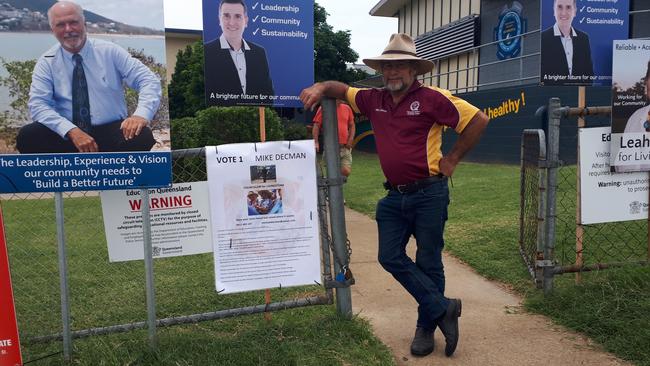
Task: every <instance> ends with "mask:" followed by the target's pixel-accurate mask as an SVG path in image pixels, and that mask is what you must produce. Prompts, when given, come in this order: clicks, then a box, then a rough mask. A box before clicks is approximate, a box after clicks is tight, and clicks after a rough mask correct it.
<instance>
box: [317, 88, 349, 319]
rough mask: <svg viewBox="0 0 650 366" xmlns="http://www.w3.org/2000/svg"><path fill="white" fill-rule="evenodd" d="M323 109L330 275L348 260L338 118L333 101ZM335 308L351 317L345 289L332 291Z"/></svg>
mask: <svg viewBox="0 0 650 366" xmlns="http://www.w3.org/2000/svg"><path fill="white" fill-rule="evenodd" d="M321 105H322V107H323V144H324V145H325V146H324V147H325V152H324V154H325V161H326V163H327V184H328V187H329V191H328V192H329V193H328V197H329V213H330V223H331V230H332V243H333V249H334V254H335V257H334V259H335V260H334V273H335V275H336V274H338V273H342V272H346V271H347V270H348V265H349V261H350V258H348V251H347V235H346V233H347V231H346V228H345V212H344V208H343V182H344V178H343V177H342V175H341V158H340V156H339V133H338V122H337V121H338V119H337V116H336V101H335V100H334V99H331V98H324V99H323V100H322V101H321ZM336 309H337V311H338V313H339V315H342V316H343V317H345V318H348V319H349V318H351V317H352V297H351V292H350V288H349V287H341V288H337V289H336Z"/></svg>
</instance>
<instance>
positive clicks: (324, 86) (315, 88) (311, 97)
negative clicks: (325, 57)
mask: <svg viewBox="0 0 650 366" xmlns="http://www.w3.org/2000/svg"><path fill="white" fill-rule="evenodd" d="M348 88H349V86H348V85H347V84H344V83H341V82H339V81H333V80H329V81H323V82H319V83H315V84H314V85H312V86H310V87H309V88H306V89H303V91H302V92H301V93H300V100H301V101H302V103H303V104H304V105H305V109H311V110H314V108H315V107H316V106H317V105H318V104H319V103H320V100H321V99H322V98H323V97H330V98H336V99H343V100H345V97H346V96H345V94H346V93H347V91H348Z"/></svg>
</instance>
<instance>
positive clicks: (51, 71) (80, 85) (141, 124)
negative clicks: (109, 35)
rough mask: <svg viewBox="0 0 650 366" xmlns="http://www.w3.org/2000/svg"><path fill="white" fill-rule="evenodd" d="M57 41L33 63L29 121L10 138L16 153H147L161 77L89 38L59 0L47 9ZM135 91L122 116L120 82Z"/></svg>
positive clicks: (72, 8)
mask: <svg viewBox="0 0 650 366" xmlns="http://www.w3.org/2000/svg"><path fill="white" fill-rule="evenodd" d="M47 15H48V19H49V22H50V27H51V29H52V33H53V34H54V36H55V37H56V39H57V40H58V41H59V44H57V45H55V46H54V47H52V48H51V49H50V50H48V51H47V52H45V53H44V54H43V55H42V56H41V57H40V58H39V59H38V61H37V63H36V66H35V67H34V72H33V74H32V84H31V87H30V91H29V102H28V106H29V112H30V116H31V119H32V121H33V122H32V123H30V124H28V125H26V126H24V127H23V128H21V130H20V131H19V133H18V136H17V138H16V148H17V149H18V151H20V152H21V153H66V152H97V151H148V150H151V148H152V147H153V145H154V144H155V140H154V137H153V133H152V132H151V129H150V128H149V127H148V124H149V122H150V121H151V120H152V119H153V117H154V115H155V114H156V112H157V110H158V107H159V106H160V98H161V96H162V89H161V85H160V80H159V79H158V77H157V76H156V75H155V74H154V73H153V72H152V71H151V70H149V68H148V67H147V66H145V65H144V64H143V63H142V62H140V61H139V60H137V59H135V58H133V57H131V55H130V54H129V53H128V52H127V51H126V50H124V49H123V48H121V47H120V46H117V45H115V44H113V43H110V42H106V41H102V40H97V39H88V38H87V33H86V24H85V18H84V14H83V9H82V8H81V6H79V5H77V4H75V3H73V2H70V1H59V2H57V3H55V4H54V5H52V7H51V8H50V9H49V10H48V13H47ZM123 82H124V83H126V84H127V85H128V86H129V87H131V88H133V89H135V90H137V91H138V94H139V95H138V106H137V108H136V110H135V112H134V113H133V115H131V116H128V112H127V108H126V101H125V99H124V88H123V86H122V83H123Z"/></svg>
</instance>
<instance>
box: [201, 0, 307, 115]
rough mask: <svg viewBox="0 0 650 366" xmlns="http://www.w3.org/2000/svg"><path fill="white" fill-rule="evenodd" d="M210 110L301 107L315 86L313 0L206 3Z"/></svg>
mask: <svg viewBox="0 0 650 366" xmlns="http://www.w3.org/2000/svg"><path fill="white" fill-rule="evenodd" d="M203 42H204V44H203V46H204V56H205V67H204V74H205V79H204V80H205V97H206V103H207V105H209V106H235V105H240V106H275V107H296V108H297V107H301V106H302V103H301V102H300V99H299V95H300V91H301V90H302V89H304V88H306V87H308V86H310V85H311V84H313V82H314V1H297V0H271V1H255V0H242V1H229V2H224V3H222V2H221V1H220V0H203Z"/></svg>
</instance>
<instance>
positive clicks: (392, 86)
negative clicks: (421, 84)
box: [386, 80, 406, 92]
mask: <svg viewBox="0 0 650 366" xmlns="http://www.w3.org/2000/svg"><path fill="white" fill-rule="evenodd" d="M404 89H406V83H405V82H404V81H403V80H391V81H389V82H387V83H386V90H388V91H391V92H401V91H404Z"/></svg>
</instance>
